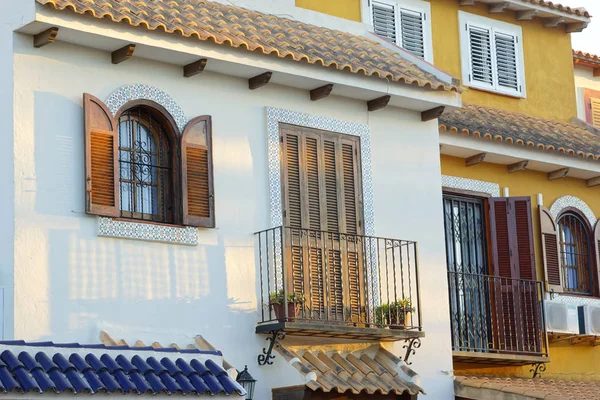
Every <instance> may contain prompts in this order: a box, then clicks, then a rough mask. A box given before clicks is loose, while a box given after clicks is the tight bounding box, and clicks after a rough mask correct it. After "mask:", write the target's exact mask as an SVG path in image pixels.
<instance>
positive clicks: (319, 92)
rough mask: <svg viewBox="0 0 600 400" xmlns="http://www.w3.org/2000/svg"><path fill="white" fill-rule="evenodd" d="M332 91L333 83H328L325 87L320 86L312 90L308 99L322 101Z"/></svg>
mask: <svg viewBox="0 0 600 400" xmlns="http://www.w3.org/2000/svg"><path fill="white" fill-rule="evenodd" d="M332 90H333V83H329V84H327V85H325V86H321V87H318V88H316V89H313V90H311V91H310V99H311V100H312V101H317V100H321V99H324V98H325V97H327V96H329V95H330V94H331V91H332Z"/></svg>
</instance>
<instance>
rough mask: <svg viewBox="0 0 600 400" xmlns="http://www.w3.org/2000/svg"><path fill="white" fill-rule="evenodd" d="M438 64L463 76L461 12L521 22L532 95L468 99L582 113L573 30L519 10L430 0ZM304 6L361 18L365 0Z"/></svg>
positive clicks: (553, 114) (310, 0)
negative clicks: (527, 17) (493, 10)
mask: <svg viewBox="0 0 600 400" xmlns="http://www.w3.org/2000/svg"><path fill="white" fill-rule="evenodd" d="M429 2H430V3H431V21H432V24H431V25H432V30H433V34H432V38H433V54H434V61H435V65H436V66H437V67H439V68H441V69H442V70H444V71H446V72H448V73H450V74H452V75H454V76H455V77H457V78H461V77H462V70H461V62H460V41H459V28H458V11H459V10H461V11H465V12H469V13H473V14H477V15H481V16H484V17H487V18H492V19H496V20H499V21H504V22H508V23H511V24H515V25H520V26H521V27H522V29H523V53H524V59H525V84H526V89H527V98H525V99H519V98H514V97H509V96H504V95H498V94H493V93H490V92H484V91H481V90H477V89H470V90H469V91H467V92H466V93H464V95H463V101H464V102H465V103H471V104H481V105H484V106H489V107H497V108H502V109H506V110H511V111H516V112H520V113H523V114H529V115H536V116H540V117H545V118H551V119H556V120H562V121H568V120H570V119H571V117H574V116H576V115H577V104H576V96H575V83H574V79H573V58H572V53H571V35H569V34H567V33H565V31H564V28H563V27H562V26H561V27H559V28H544V27H543V26H542V22H541V19H540V18H534V19H533V20H532V21H517V20H516V18H515V13H514V12H505V13H500V14H489V13H488V11H487V4H482V3H478V4H477V5H476V6H466V7H459V5H458V0H429ZM296 5H297V6H298V7H303V8H307V9H310V10H315V11H319V12H322V13H326V14H330V15H334V16H336V17H341V18H346V19H350V20H353V21H360V20H361V12H360V0H327V1H325V0H296Z"/></svg>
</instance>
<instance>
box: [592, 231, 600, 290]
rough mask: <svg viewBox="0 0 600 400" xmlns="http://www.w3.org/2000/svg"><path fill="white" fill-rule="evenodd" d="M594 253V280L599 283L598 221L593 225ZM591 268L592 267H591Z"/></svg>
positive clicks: (599, 248)
mask: <svg viewBox="0 0 600 400" xmlns="http://www.w3.org/2000/svg"><path fill="white" fill-rule="evenodd" d="M593 248H594V254H595V255H596V274H597V275H596V279H595V280H596V282H598V284H599V285H600V221H596V226H595V227H594V247H593ZM592 270H593V269H592Z"/></svg>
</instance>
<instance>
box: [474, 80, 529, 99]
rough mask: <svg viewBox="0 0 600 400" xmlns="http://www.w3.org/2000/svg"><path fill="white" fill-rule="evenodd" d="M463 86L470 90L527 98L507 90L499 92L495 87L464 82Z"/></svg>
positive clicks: (514, 97)
mask: <svg viewBox="0 0 600 400" xmlns="http://www.w3.org/2000/svg"><path fill="white" fill-rule="evenodd" d="M463 86H464V87H467V88H469V89H470V90H477V91H480V92H486V93H491V94H496V95H498V96H504V97H512V98H513V99H518V100H524V99H526V98H527V96H525V95H523V94H510V93H506V92H499V91H496V90H494V89H486V88H483V87H479V86H473V85H469V84H464V85H463Z"/></svg>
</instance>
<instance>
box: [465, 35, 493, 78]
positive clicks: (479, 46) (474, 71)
mask: <svg viewBox="0 0 600 400" xmlns="http://www.w3.org/2000/svg"><path fill="white" fill-rule="evenodd" d="M467 29H468V34H469V63H470V77H469V80H470V81H471V82H477V83H479V84H482V85H484V86H489V87H490V88H493V87H494V64H493V60H492V40H491V37H492V32H491V30H490V29H485V28H480V27H478V26H472V25H469V26H468V28H467Z"/></svg>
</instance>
